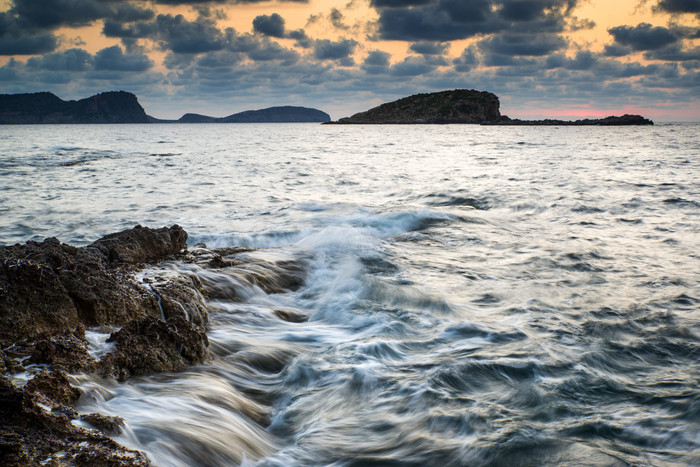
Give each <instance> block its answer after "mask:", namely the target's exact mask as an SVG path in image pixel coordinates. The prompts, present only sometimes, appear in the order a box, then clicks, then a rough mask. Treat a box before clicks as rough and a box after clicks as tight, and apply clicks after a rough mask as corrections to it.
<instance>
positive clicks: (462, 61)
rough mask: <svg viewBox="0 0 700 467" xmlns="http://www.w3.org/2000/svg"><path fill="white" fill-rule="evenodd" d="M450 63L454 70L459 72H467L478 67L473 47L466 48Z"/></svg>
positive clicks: (477, 58) (477, 59)
mask: <svg viewBox="0 0 700 467" xmlns="http://www.w3.org/2000/svg"><path fill="white" fill-rule="evenodd" d="M452 63H453V64H454V66H455V70H457V71H459V72H467V71H471V70H472V69H474V68H475V67H476V66H477V65H479V57H478V56H477V54H476V51H475V50H474V47H467V48H466V49H464V51H463V52H462V54H461V55H460V56H459V57H457V58H455V59H454V60H452Z"/></svg>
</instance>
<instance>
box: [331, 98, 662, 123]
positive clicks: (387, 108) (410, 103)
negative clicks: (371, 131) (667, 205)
mask: <svg viewBox="0 0 700 467" xmlns="http://www.w3.org/2000/svg"><path fill="white" fill-rule="evenodd" d="M329 123H333V124H345V125H350V124H446V123H473V124H481V125H606V126H610V125H653V124H654V122H652V121H651V120H647V119H646V118H644V117H642V116H640V115H623V116H621V117H616V116H611V117H606V118H601V119H585V120H576V121H565V120H552V119H546V120H517V119H511V118H509V117H507V116H506V115H501V112H500V102H499V100H498V97H497V96H496V95H495V94H493V93H490V92H484V91H476V90H474V89H454V90H451V91H441V92H433V93H426V94H414V95H412V96H409V97H404V98H402V99H399V100H397V101H393V102H388V103H386V104H382V105H380V106H378V107H374V108H372V109H369V110H367V111H365V112H360V113H356V114H355V115H353V116H351V117H345V118H341V119H340V120H338V121H336V122H329Z"/></svg>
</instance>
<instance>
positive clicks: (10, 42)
mask: <svg viewBox="0 0 700 467" xmlns="http://www.w3.org/2000/svg"><path fill="white" fill-rule="evenodd" d="M57 47H58V40H57V39H56V36H54V35H53V34H51V33H31V32H30V33H23V32H21V31H16V30H15V31H10V30H5V31H3V33H2V34H0V55H35V54H42V53H46V52H53V51H54V50H56V48H57Z"/></svg>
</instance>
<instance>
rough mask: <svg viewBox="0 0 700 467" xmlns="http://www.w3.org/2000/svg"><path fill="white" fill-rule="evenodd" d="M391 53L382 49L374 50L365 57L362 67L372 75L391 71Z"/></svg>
mask: <svg viewBox="0 0 700 467" xmlns="http://www.w3.org/2000/svg"><path fill="white" fill-rule="evenodd" d="M390 58H391V54H390V53H388V52H384V51H382V50H372V51H370V53H369V54H367V56H366V57H365V59H364V61H363V62H362V65H360V69H362V70H363V71H364V72H365V73H367V74H370V75H379V74H384V73H387V72H388V71H389V59H390Z"/></svg>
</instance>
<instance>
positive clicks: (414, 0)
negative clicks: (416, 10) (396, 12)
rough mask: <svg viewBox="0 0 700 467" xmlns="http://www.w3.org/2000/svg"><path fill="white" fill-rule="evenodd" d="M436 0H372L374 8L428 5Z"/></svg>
mask: <svg viewBox="0 0 700 467" xmlns="http://www.w3.org/2000/svg"><path fill="white" fill-rule="evenodd" d="M433 1H434V0H372V1H371V5H372V6H373V7H374V8H405V7H410V6H420V5H428V4H430V3H433Z"/></svg>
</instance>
